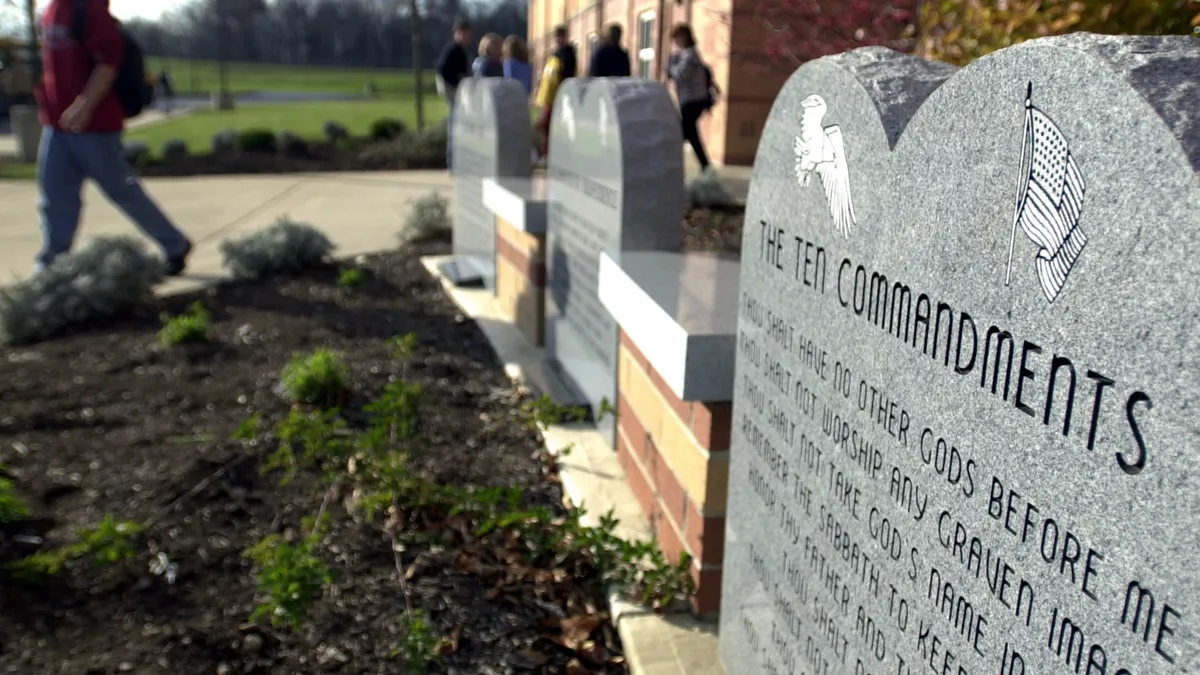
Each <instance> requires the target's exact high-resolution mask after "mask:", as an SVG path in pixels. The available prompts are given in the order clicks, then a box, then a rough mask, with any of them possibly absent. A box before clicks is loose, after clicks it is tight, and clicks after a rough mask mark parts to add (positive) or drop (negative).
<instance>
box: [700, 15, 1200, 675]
mask: <svg viewBox="0 0 1200 675" xmlns="http://www.w3.org/2000/svg"><path fill="white" fill-rule="evenodd" d="M1198 67H1200V41H1197V40H1193V39H1191V38H1187V37H1177V38H1153V39H1148V38H1137V37H1134V38H1121V37H1109V36H1096V35H1086V34H1078V35H1072V36H1068V37H1062V38H1048V39H1040V40H1034V41H1030V42H1026V43H1024V44H1021V45H1018V46H1016V47H1012V48H1008V49H1005V50H1001V51H999V52H995V53H993V54H991V55H989V56H987V57H984V58H981V59H979V60H978V61H976V62H974V63H972V64H970V65H969V66H967V67H965V68H963V69H961V70H953V69H951V68H948V67H946V66H943V65H939V64H928V63H925V62H923V61H921V60H919V59H914V58H912V57H907V56H903V55H900V54H895V53H889V52H886V51H885V50H879V49H869V50H860V51H858V52H853V53H850V54H846V55H841V56H835V57H827V58H823V59H819V60H816V61H812V62H809V63H807V64H805V65H804V66H802V67H801V68H800V69H799V70H798V71H797V72H796V73H795V74H794V75H793V76H792V77H791V79H790V80H789V81H788V83H787V85H786V86H785V87H784V89H783V91H782V92H781V94H780V95H779V97H778V99H777V100H776V102H775V105H774V107H773V109H772V112H771V116H770V119H769V121H768V123H767V125H766V128H765V129H764V132H763V136H762V142H761V145H760V148H759V151H758V155H757V159H756V165H755V168H754V178H753V181H752V183H751V187H750V193H749V199H748V206H747V214H746V222H747V223H748V224H751V223H753V224H755V225H756V226H755V227H750V226H748V227H747V228H746V231H745V234H744V240H743V252H742V276H741V282H740V291H741V298H740V300H739V304H740V307H739V339H738V356H737V368H736V385H735V394H734V396H735V400H734V411H735V419H734V425H733V426H734V431H733V448H732V451H731V462H732V464H731V468H730V487H729V494H730V497H729V509H728V514H727V530H726V548H725V559H724V574H723V589H722V591H723V597H722V616H721V631H720V635H721V653H722V658H723V660H724V662H725V665H726V667H727V668H728V669H729V671H730V672H731V673H739V674H747V675H756V674H760V673H793V672H794V673H801V672H803V673H822V674H836V675H857V674H859V673H871V674H874V675H881V674H888V675H892V674H895V675H909V674H915V673H929V672H936V673H971V674H972V675H974V674H978V673H1001V674H1002V675H1022V674H1029V675H1056V674H1058V673H1062V674H1064V675H1066V674H1067V673H1109V674H1112V673H1130V674H1132V673H1139V674H1141V673H1161V674H1172V675H1173V674H1176V673H1189V672H1191V673H1194V672H1197V671H1198V670H1200V614H1198V612H1200V576H1198V575H1197V572H1196V571H1197V570H1200V529H1198V528H1197V526H1196V525H1197V523H1196V521H1197V520H1200V471H1198V470H1197V464H1198V462H1200V455H1198V454H1197V451H1196V448H1197V438H1198V437H1200V417H1198V416H1197V414H1196V410H1197V406H1198V405H1200V331H1198V330H1197V328H1198V326H1200V293H1198V292H1197V290H1196V289H1197V282H1198V281H1200V264H1198V263H1197V261H1198V260H1200V181H1198V180H1197V174H1196V169H1197V166H1196V157H1197V149H1198V148H1200V137H1198V136H1200V134H1198V133H1197V125H1196V122H1195V120H1196V116H1197V114H1198V112H1197V111H1198V110H1200V106H1197V105H1196V104H1195V103H1194V101H1195V100H1196V86H1197V79H1196V74H1197V73H1198V72H1200V71H1198ZM1027 95H1029V98H1028V102H1029V106H1030V107H1027ZM814 96H815V97H819V98H814ZM822 113H823V114H822ZM801 176H807V178H808V183H807V185H801V181H800V177H801ZM847 195H848V197H847ZM760 222H761V223H763V224H762V225H759V223H760ZM837 223H841V224H842V225H843V226H842V227H838V226H837ZM1135 617H1136V618H1135Z"/></svg>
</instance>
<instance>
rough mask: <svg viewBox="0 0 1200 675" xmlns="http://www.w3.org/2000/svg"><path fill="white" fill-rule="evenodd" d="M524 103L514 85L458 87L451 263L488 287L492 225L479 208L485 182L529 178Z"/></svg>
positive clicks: (490, 81) (496, 82) (492, 82)
mask: <svg viewBox="0 0 1200 675" xmlns="http://www.w3.org/2000/svg"><path fill="white" fill-rule="evenodd" d="M531 128H532V125H531V124H530V122H529V103H528V101H527V98H526V96H525V90H524V89H523V88H522V87H521V85H520V84H519V83H517V82H516V81H515V80H507V79H503V78H498V77H488V78H482V79H469V80H465V81H463V83H462V85H460V86H459V88H458V94H457V98H456V103H455V109H454V128H453V137H452V140H453V142H452V145H451V153H452V166H453V170H454V171H453V174H454V226H453V227H454V258H455V260H454V262H455V264H456V265H457V266H458V267H459V269H460V270H461V271H460V274H461V275H462V277H464V278H477V279H479V280H481V281H482V282H483V284H484V285H485V286H486V287H488V288H493V287H494V286H495V279H496V221H495V217H494V215H493V214H492V212H491V210H490V209H489V208H487V206H486V205H485V204H484V203H483V180H484V179H485V178H525V179H528V178H529V175H530V164H529V160H530V156H529V150H530V148H532V147H533V140H532V131H531Z"/></svg>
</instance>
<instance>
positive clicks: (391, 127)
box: [370, 117, 405, 141]
mask: <svg viewBox="0 0 1200 675" xmlns="http://www.w3.org/2000/svg"><path fill="white" fill-rule="evenodd" d="M404 132H405V129H404V122H401V121H400V120H398V119H396V118H394V117H381V118H379V119H377V120H375V121H374V122H371V131H370V135H371V138H372V139H374V140H377V141H390V140H392V139H393V138H396V137H398V136H400V134H403V133H404Z"/></svg>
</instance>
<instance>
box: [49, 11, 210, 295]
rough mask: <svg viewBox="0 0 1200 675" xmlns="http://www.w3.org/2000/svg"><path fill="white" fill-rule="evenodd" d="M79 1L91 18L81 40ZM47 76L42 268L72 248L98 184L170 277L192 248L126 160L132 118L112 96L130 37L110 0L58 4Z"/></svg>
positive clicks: (51, 27) (179, 270) (51, 29)
mask: <svg viewBox="0 0 1200 675" xmlns="http://www.w3.org/2000/svg"><path fill="white" fill-rule="evenodd" d="M79 3H83V6H84V12H85V20H84V26H83V29H84V30H83V34H82V40H80V39H77V35H76V33H77V28H76V23H77V17H78V7H79ZM41 35H42V64H43V71H44V75H43V77H42V82H41V84H39V85H38V88H37V99H38V108H39V112H40V117H41V122H42V125H43V127H44V129H43V132H42V143H41V147H39V149H38V191H39V200H38V210H39V212H40V215H41V226H42V250H41V251H40V252H39V253H38V255H37V266H36V269H37V270H40V269H43V268H44V267H46V266H47V265H49V264H50V263H51V262H52V261H53V260H54V259H55V258H56V257H58V256H59V255H61V254H63V253H66V252H68V251H70V249H71V244H72V243H73V242H74V240H75V231H76V230H77V229H78V227H79V215H80V211H81V210H82V208H83V200H82V196H81V195H82V191H83V181H84V180H85V179H88V178H90V179H92V180H93V181H95V182H96V184H97V185H99V186H100V189H101V190H102V191H103V192H104V194H105V195H106V196H107V197H108V198H109V200H111V201H112V202H113V204H115V205H116V206H117V207H119V208H120V209H121V210H122V211H124V212H125V215H127V216H128V217H129V219H130V220H132V221H133V222H134V224H136V225H137V226H138V228H140V229H141V230H142V231H143V232H144V233H145V234H146V235H147V236H149V237H150V238H152V239H154V240H155V241H157V242H158V245H159V246H160V247H161V248H162V250H163V254H164V255H165V257H166V260H167V270H166V271H167V274H168V275H170V276H177V275H179V274H181V273H182V272H183V269H184V267H185V266H186V264H187V257H188V254H189V253H191V250H192V244H191V242H190V241H189V240H188V238H187V237H186V236H185V235H184V234H183V233H182V232H180V231H179V229H178V228H176V227H175V226H174V225H173V224H172V223H171V221H170V220H169V219H168V218H167V216H166V215H165V214H164V213H163V212H162V209H160V208H159V207H158V205H157V204H155V203H154V201H153V200H151V199H150V196H149V195H147V194H146V191H145V190H143V189H142V185H141V183H140V182H139V181H138V178H137V176H136V175H134V173H133V169H132V167H130V166H129V163H128V162H127V161H126V160H125V153H124V148H123V146H122V142H121V133H122V131H124V128H125V113H124V111H123V109H122V108H121V104H120V102H119V101H118V100H117V97H116V95H115V94H114V93H113V91H112V86H113V81H114V80H115V79H116V76H117V70H118V68H120V66H121V59H122V58H123V56H124V54H123V52H124V48H125V40H124V38H123V37H122V35H121V32H120V29H119V27H118V25H117V21H116V19H114V18H113V16H112V14H110V13H109V10H108V0H52V1H51V3H50V6H49V7H48V8H46V11H45V13H44V15H43V17H42V21H41Z"/></svg>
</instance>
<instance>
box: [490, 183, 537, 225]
mask: <svg viewBox="0 0 1200 675" xmlns="http://www.w3.org/2000/svg"><path fill="white" fill-rule="evenodd" d="M483 205H484V206H486V207H487V208H488V209H490V210H491V212H492V213H493V214H495V215H497V216H500V217H501V218H503V219H504V220H506V221H508V223H509V224H510V225H512V226H513V227H515V228H517V229H518V230H521V231H522V232H528V233H529V234H545V233H546V181H545V179H543V178H540V177H539V178H484V179H483Z"/></svg>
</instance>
